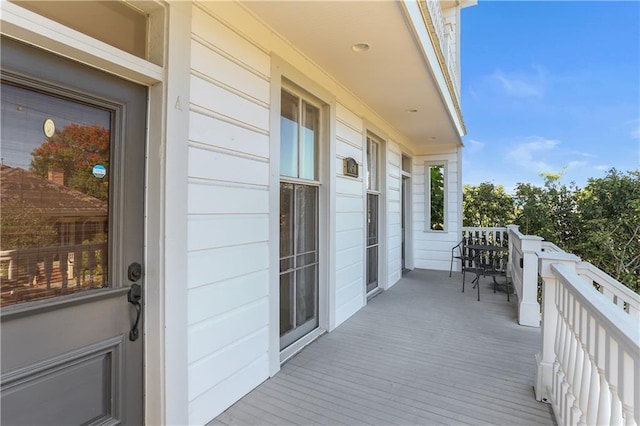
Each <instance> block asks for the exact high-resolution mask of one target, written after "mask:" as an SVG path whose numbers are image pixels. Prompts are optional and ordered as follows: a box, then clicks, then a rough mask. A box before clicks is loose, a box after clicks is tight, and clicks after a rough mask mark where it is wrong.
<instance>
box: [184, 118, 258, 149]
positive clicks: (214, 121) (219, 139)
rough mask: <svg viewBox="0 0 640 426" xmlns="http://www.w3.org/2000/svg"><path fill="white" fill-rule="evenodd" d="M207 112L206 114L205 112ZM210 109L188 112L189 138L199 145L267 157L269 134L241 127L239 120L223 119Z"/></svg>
mask: <svg viewBox="0 0 640 426" xmlns="http://www.w3.org/2000/svg"><path fill="white" fill-rule="evenodd" d="M207 113H208V114H207ZM212 114H213V113H211V112H210V111H205V110H202V111H201V112H200V113H199V112H194V111H192V112H191V113H190V114H189V139H190V140H191V141H192V142H197V143H198V144H201V145H208V146H211V147H217V148H219V149H220V148H224V149H226V150H228V151H231V152H237V153H242V154H245V155H247V154H248V155H253V156H255V157H258V158H263V159H267V158H269V135H268V133H267V132H265V131H262V132H261V131H260V130H259V129H251V128H245V127H241V126H242V124H244V123H243V122H241V121H238V122H235V123H234V122H230V121H224V120H223V117H222V116H218V117H215V116H212Z"/></svg>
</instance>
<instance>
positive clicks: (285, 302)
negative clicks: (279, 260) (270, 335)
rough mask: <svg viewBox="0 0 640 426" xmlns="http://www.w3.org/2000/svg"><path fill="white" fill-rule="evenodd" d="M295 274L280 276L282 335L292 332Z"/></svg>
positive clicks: (289, 273)
mask: <svg viewBox="0 0 640 426" xmlns="http://www.w3.org/2000/svg"><path fill="white" fill-rule="evenodd" d="M294 274H295V273H294V272H288V273H285V274H282V275H280V335H281V336H282V335H283V334H284V333H286V332H287V331H289V330H291V329H292V328H293V326H294V324H293V316H294V309H293V298H292V296H293V294H294V292H293V278H294Z"/></svg>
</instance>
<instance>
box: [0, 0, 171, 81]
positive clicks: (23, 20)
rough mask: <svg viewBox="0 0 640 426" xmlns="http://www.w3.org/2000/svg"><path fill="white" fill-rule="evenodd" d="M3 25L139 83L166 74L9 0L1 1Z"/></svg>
mask: <svg viewBox="0 0 640 426" xmlns="http://www.w3.org/2000/svg"><path fill="white" fill-rule="evenodd" d="M0 28H1V32H2V34H3V35H6V36H8V37H11V38H14V39H16V40H20V41H23V42H26V43H30V44H33V45H35V46H38V47H40V48H43V49H46V50H49V51H52V52H56V53H57V54H60V55H63V56H66V57H67V58H69V59H73V60H76V61H78V62H81V63H84V64H88V65H91V66H94V67H98V68H100V69H103V70H105V71H107V72H110V73H112V74H115V75H118V76H120V77H122V78H126V79H128V80H131V81H135V82H137V83H142V84H148V85H152V84H154V83H157V82H159V81H162V79H163V77H164V70H163V68H162V67H160V66H158V65H155V64H153V63H151V62H148V61H146V60H144V59H142V58H138V57H137V56H134V55H131V54H129V53H126V52H123V51H121V50H119V49H117V48H115V47H113V46H110V45H108V44H107V43H104V42H101V41H99V40H96V39H94V38H92V37H89V36H87V35H85V34H82V33H81V32H78V31H75V30H72V29H70V28H68V27H66V26H64V25H62V24H59V23H57V22H55V21H52V20H50V19H48V18H45V17H43V16H40V15H38V14H37V13H34V12H31V11H30V10H27V9H25V8H22V7H20V6H17V5H15V4H13V3H10V2H8V1H0Z"/></svg>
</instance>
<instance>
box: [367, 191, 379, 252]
mask: <svg viewBox="0 0 640 426" xmlns="http://www.w3.org/2000/svg"><path fill="white" fill-rule="evenodd" d="M374 244H378V195H376V194H367V245H368V246H371V245H374Z"/></svg>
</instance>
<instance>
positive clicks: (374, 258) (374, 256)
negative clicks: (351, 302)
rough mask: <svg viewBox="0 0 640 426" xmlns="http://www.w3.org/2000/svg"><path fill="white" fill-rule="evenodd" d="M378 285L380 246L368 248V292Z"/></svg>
mask: <svg viewBox="0 0 640 426" xmlns="http://www.w3.org/2000/svg"><path fill="white" fill-rule="evenodd" d="M376 287H378V246H373V247H369V248H368V249H367V293H368V292H370V291H371V290H374V289H375V288H376Z"/></svg>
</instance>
